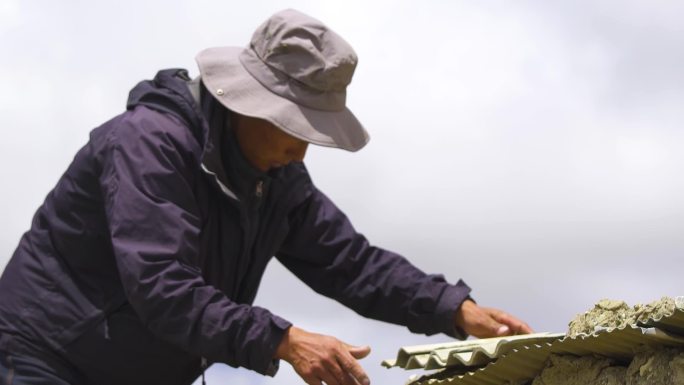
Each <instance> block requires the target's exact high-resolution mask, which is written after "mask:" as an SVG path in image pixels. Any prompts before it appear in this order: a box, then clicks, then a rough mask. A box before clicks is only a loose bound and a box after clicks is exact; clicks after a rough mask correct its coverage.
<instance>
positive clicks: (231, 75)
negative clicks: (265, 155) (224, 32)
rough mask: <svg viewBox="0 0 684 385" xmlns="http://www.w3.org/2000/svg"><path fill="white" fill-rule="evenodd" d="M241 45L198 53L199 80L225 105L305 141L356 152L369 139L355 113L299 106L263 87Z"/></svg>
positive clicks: (209, 49) (345, 109)
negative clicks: (245, 64)
mask: <svg viewBox="0 0 684 385" xmlns="http://www.w3.org/2000/svg"><path fill="white" fill-rule="evenodd" d="M242 51H243V48H239V47H215V48H208V49H205V50H203V51H201V52H200V53H199V54H197V57H196V58H195V59H196V61H197V65H198V66H199V70H200V76H201V78H202V82H204V85H205V86H206V87H207V89H208V90H209V92H210V93H211V94H212V95H213V96H214V97H215V98H216V99H217V100H218V101H219V102H220V103H221V104H223V105H224V106H225V107H226V108H228V109H229V110H231V111H234V112H236V113H238V114H241V115H247V116H251V117H255V118H260V119H265V120H267V121H269V122H271V123H273V124H274V125H275V126H277V127H278V128H280V129H281V130H283V131H284V132H286V133H288V134H290V135H292V136H294V137H296V138H299V139H301V140H304V141H306V142H309V143H312V144H316V145H320V146H326V147H336V148H342V149H345V150H348V151H358V150H360V149H361V148H363V147H364V146H365V145H366V143H368V140H369V139H370V138H369V136H368V133H367V132H366V130H365V129H364V128H363V126H362V125H361V123H360V122H359V121H358V119H356V117H355V116H354V114H353V113H352V112H351V111H350V110H349V109H348V108H346V107H345V108H344V109H343V110H341V111H321V110H314V109H311V108H307V107H304V106H300V105H298V104H296V103H294V102H292V101H291V100H289V99H286V98H284V97H281V96H279V95H277V94H275V93H273V92H271V91H270V90H269V89H268V88H266V87H264V86H263V85H262V84H261V83H259V81H257V80H256V79H255V78H254V77H252V75H250V73H249V72H247V70H246V69H245V68H244V67H243V66H242V63H241V62H240V59H239V55H240V53H241V52H242Z"/></svg>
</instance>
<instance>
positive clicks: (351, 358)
mask: <svg viewBox="0 0 684 385" xmlns="http://www.w3.org/2000/svg"><path fill="white" fill-rule="evenodd" d="M347 347H348V349H349V350H348V351H349V353H350V354H343V355H341V356H340V357H338V362H339V364H340V366H341V367H342V370H344V371H345V372H346V373H348V374H349V375H350V376H351V377H352V378H353V379H355V380H356V381H355V382H358V383H359V384H361V385H369V384H370V378H368V375H367V374H366V372H365V371H364V370H363V368H362V367H361V365H360V364H359V363H358V361H356V359H358V358H363V357H366V356H367V355H368V354H369V353H370V347H368V346H361V347H355V346H350V345H347ZM353 350H356V352H357V354H358V355H359V357H357V356H355V355H354V353H353V352H352V351H353Z"/></svg>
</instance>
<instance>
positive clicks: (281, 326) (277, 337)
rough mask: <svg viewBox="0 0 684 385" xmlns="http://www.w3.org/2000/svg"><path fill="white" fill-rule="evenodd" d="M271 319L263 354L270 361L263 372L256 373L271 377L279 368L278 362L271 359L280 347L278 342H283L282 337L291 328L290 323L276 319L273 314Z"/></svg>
mask: <svg viewBox="0 0 684 385" xmlns="http://www.w3.org/2000/svg"><path fill="white" fill-rule="evenodd" d="M271 317H272V318H271V328H272V331H271V335H270V336H269V337H270V338H269V344H268V347H267V350H266V351H265V352H264V355H265V357H269V359H270V361H269V362H268V364H267V366H266V367H265V370H257V371H258V372H260V373H261V374H265V375H267V376H271V377H273V376H275V374H276V373H277V372H278V368H279V367H280V360H279V359H275V358H272V357H274V356H275V354H276V351H277V350H278V345H280V342H281V341H282V340H283V337H284V336H285V332H286V331H287V329H289V328H290V327H291V326H292V323H291V322H289V321H286V320H284V319H282V318H280V317H278V316H277V315H275V314H273V315H272V316H271Z"/></svg>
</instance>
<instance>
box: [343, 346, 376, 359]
mask: <svg viewBox="0 0 684 385" xmlns="http://www.w3.org/2000/svg"><path fill="white" fill-rule="evenodd" d="M347 348H348V349H349V353H350V354H351V355H352V357H354V358H356V359H357V360H360V359H362V358H365V357H366V356H367V355H369V354H370V352H371V348H370V346H368V345H366V346H352V345H347Z"/></svg>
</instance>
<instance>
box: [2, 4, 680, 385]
mask: <svg viewBox="0 0 684 385" xmlns="http://www.w3.org/2000/svg"><path fill="white" fill-rule="evenodd" d="M284 7H292V8H296V9H299V10H301V11H303V12H306V13H308V14H310V15H312V16H314V17H316V18H318V19H320V20H322V21H324V22H325V23H326V24H328V25H329V26H330V27H331V28H333V29H334V30H336V31H337V32H338V33H339V34H340V35H342V36H343V37H345V39H346V40H348V41H349V42H350V43H351V45H352V46H353V47H354V48H355V49H356V51H357V53H358V55H359V58H360V61H359V66H358V68H357V72H356V75H355V78H354V81H353V83H352V85H351V86H350V88H349V90H348V91H349V97H348V106H349V107H350V108H351V109H352V110H353V111H354V112H355V113H356V115H357V116H358V118H359V119H360V120H361V121H362V122H363V123H364V124H365V126H366V128H367V129H368V131H369V132H370V134H371V142H370V143H369V145H368V146H367V147H366V148H365V149H363V150H362V151H361V152H359V153H355V154H351V153H346V152H343V151H340V150H331V149H325V148H313V147H312V148H310V151H309V154H308V156H307V159H306V163H307V165H308V167H309V170H310V171H311V174H312V176H313V179H314V181H315V183H316V184H317V185H318V186H319V187H320V188H321V189H322V190H323V191H324V192H326V193H327V194H328V195H329V196H330V197H331V198H332V199H333V200H334V201H335V202H336V203H337V204H338V205H339V206H340V207H341V208H342V209H343V210H344V211H345V212H346V213H347V214H348V215H349V216H350V218H351V219H352V222H353V223H354V224H355V226H356V227H357V229H358V230H360V231H361V232H363V233H364V234H365V235H367V236H368V237H369V239H370V240H371V242H373V243H374V244H377V245H380V246H382V247H385V248H388V249H391V250H394V251H397V252H400V253H402V254H403V255H405V256H407V257H408V258H409V259H411V260H412V261H413V262H414V263H415V264H416V265H418V266H419V267H421V268H423V269H424V270H426V271H429V272H435V273H442V274H444V275H446V276H447V278H448V279H450V280H451V281H456V280H457V279H459V278H463V279H464V280H465V281H466V282H467V283H468V284H469V285H470V286H472V287H473V296H474V298H475V299H476V300H477V301H478V302H479V303H480V304H482V305H486V306H495V307H500V308H503V309H506V310H508V311H510V312H512V313H514V314H516V315H518V316H520V317H522V318H524V319H525V320H526V321H528V322H529V323H530V324H531V325H532V326H533V327H534V328H535V329H536V330H537V331H552V332H558V331H564V330H565V328H566V325H567V322H568V321H569V320H570V319H571V318H572V317H573V316H574V315H575V314H576V313H578V312H581V311H584V310H586V309H588V308H589V307H590V306H591V305H592V304H593V303H594V302H595V301H596V300H598V299H600V298H604V297H610V298H621V299H625V300H627V301H628V302H630V303H634V302H643V301H650V300H653V299H657V298H659V297H661V296H663V295H680V294H684V290H683V289H682V271H681V261H682V257H683V255H682V254H683V253H684V237H683V236H682V228H683V227H684V200H683V198H682V197H684V178H682V174H683V173H684V155H683V151H682V148H683V147H684V108H683V107H682V104H684V71H683V70H682V69H683V68H684V49H683V48H682V47H684V23H682V20H684V3H683V2H681V1H675V0H672V1H665V0H652V1H630V0H620V1H617V0H614V1H596V0H593V1H588V0H587V1H585V0H572V1H570V0H566V1H543V0H539V1H516V2H511V1H503V0H501V1H477V2H475V1H472V2H464V1H438V0H423V1H420V2H418V1H415V2H406V1H365V2H362V1H344V2H342V1H338V2H325V1H291V2H289V3H287V2H276V1H260V2H256V1H255V2H246V1H242V2H230V1H221V2H219V1H209V0H203V1H193V2H190V1H186V2H182V1H145V2H141V1H130V0H119V1H109V2H103V1H76V0H71V1H70V0H62V1H47V0H45V1H36V0H21V1H19V0H2V1H0V84H1V85H2V86H1V87H0V129H2V132H3V139H2V140H1V141H0V178H1V180H2V181H3V182H2V186H3V188H2V189H0V205H1V206H0V207H1V210H2V218H3V227H2V230H3V231H1V232H0V266H4V265H5V263H6V262H7V260H8V259H9V258H10V256H11V254H12V252H13V251H14V248H15V247H16V245H17V243H18V240H19V237H20V235H21V234H22V233H23V232H24V231H26V230H27V229H28V226H29V224H30V219H31V216H32V215H33V213H34V211H35V210H36V208H37V207H38V206H39V205H40V203H41V202H42V201H43V199H44V197H45V195H46V194H47V193H48V191H49V190H50V189H51V188H52V187H53V185H54V184H55V182H56V181H57V179H58V178H59V176H60V175H61V173H62V172H63V171H64V170H65V169H66V167H67V165H68V164H69V162H70V161H71V159H72V158H73V155H74V154H75V152H76V151H77V149H78V148H80V147H81V146H82V145H83V144H84V143H85V142H86V140H87V135H88V132H89V131H90V130H91V129H92V128H94V127H96V126H97V125H99V124H101V123H102V122H104V121H105V120H107V119H109V118H110V117H112V116H114V115H115V114H118V113H120V112H121V111H123V109H124V106H125V101H126V97H127V93H128V90H129V89H130V88H131V87H132V86H133V85H135V83H137V82H138V81H139V80H142V79H147V78H151V77H152V76H154V74H155V73H156V71H157V70H158V69H161V68H169V67H184V68H188V69H189V70H190V72H191V74H193V75H196V74H197V69H196V66H195V63H194V56H195V54H196V53H197V52H198V51H200V50H201V49H203V48H206V47H210V46H223V45H233V46H244V45H245V44H246V43H247V42H248V41H249V38H250V36H251V34H252V32H253V30H254V29H255V28H256V27H257V26H258V25H259V24H260V23H261V22H262V21H263V20H265V19H266V18H267V17H268V16H270V15H271V14H272V13H274V12H276V11H279V10H281V9H282V8H284ZM283 293H287V297H288V298H283ZM256 303H257V304H259V305H261V306H265V307H267V308H269V309H271V310H272V311H274V312H275V313H277V314H279V315H281V316H282V317H284V318H286V319H289V320H290V321H292V322H293V323H295V324H297V325H300V326H302V327H305V328H308V329H310V330H312V331H318V332H321V333H327V334H332V335H335V336H338V337H339V338H341V339H344V340H346V341H348V342H350V343H357V344H370V345H371V346H372V347H373V349H374V350H373V353H372V354H371V356H370V357H369V358H367V359H365V360H364V361H363V365H364V366H365V368H366V369H367V371H368V372H369V373H370V375H371V379H372V380H373V381H374V383H375V384H402V383H404V381H405V380H406V378H407V377H408V375H409V374H411V373H410V372H404V371H402V370H400V369H392V370H389V371H388V370H386V369H383V368H381V367H380V361H381V360H383V359H385V358H392V357H393V356H394V355H395V354H396V351H397V350H398V348H399V347H400V346H403V345H411V344H419V343H432V342H442V341H448V338H447V337H445V336H435V337H431V338H428V337H425V336H414V335H411V334H410V333H408V331H406V330H405V329H403V328H401V327H398V326H392V325H386V324H383V323H380V322H376V321H370V320H365V319H362V318H360V317H358V316H356V315H355V314H354V313H353V312H351V311H349V310H347V309H345V308H343V307H342V306H340V305H338V304H336V303H334V302H332V301H330V300H327V299H324V298H321V297H319V296H318V295H317V294H315V293H313V292H312V291H311V290H309V289H308V288H306V287H305V286H303V285H302V284H301V283H299V282H298V281H296V279H295V278H294V277H293V276H291V275H290V274H289V273H288V272H286V271H285V270H284V268H282V267H281V266H280V265H278V264H277V262H275V261H274V262H273V263H272V264H271V265H270V267H269V270H268V271H267V274H266V276H265V278H264V284H263V285H262V288H261V291H260V293H259V296H258V297H257V301H256ZM208 382H209V384H221V383H231V384H242V383H244V384H248V383H249V384H276V383H278V384H294V383H300V381H299V380H298V379H297V377H296V374H294V372H293V371H292V370H291V368H290V367H289V365H287V364H286V363H284V364H283V366H282V368H281V372H280V373H279V374H278V375H277V377H276V378H275V379H270V378H262V377H259V376H256V375H253V374H251V373H250V372H249V371H246V370H235V369H232V368H229V367H226V366H220V365H217V366H215V367H213V368H212V369H211V370H210V371H209V377H208Z"/></svg>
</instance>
